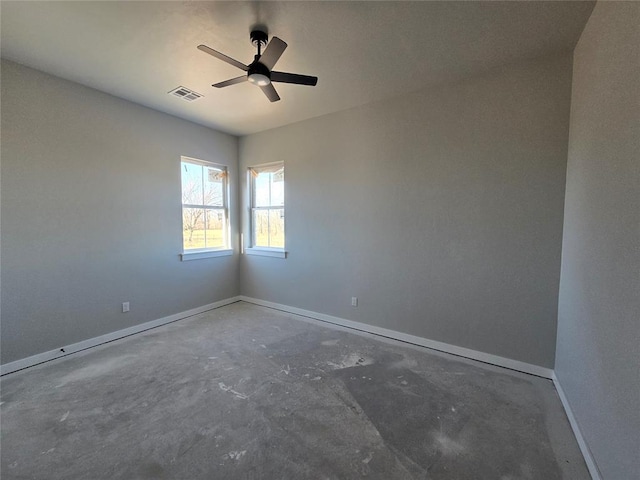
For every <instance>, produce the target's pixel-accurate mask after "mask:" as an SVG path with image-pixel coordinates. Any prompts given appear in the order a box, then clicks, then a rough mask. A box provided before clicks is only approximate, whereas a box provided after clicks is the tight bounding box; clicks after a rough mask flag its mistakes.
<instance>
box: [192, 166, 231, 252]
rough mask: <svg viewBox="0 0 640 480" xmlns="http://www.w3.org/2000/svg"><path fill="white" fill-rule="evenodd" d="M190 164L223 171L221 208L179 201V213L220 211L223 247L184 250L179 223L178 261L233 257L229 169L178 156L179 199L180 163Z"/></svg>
mask: <svg viewBox="0 0 640 480" xmlns="http://www.w3.org/2000/svg"><path fill="white" fill-rule="evenodd" d="M183 162H186V163H191V164H195V165H200V166H203V167H213V168H217V169H220V170H222V171H224V173H225V179H224V184H223V188H222V206H218V205H199V204H190V203H182V198H181V199H180V213H181V215H182V214H183V211H184V209H185V208H202V209H204V210H212V211H222V212H223V215H224V218H225V226H224V230H223V231H224V233H225V235H224V237H225V238H224V245H223V246H222V247H206V248H188V249H186V248H184V224H183V223H182V221H181V225H180V227H181V230H182V232H183V233H182V252H181V253H180V260H181V261H183V262H186V261H189V260H200V259H204V258H212V257H224V256H229V255H233V248H232V247H231V219H230V218H229V167H228V165H224V164H222V163H215V162H210V161H208V160H201V159H199V158H193V157H187V156H186V155H181V156H180V197H182V163H183Z"/></svg>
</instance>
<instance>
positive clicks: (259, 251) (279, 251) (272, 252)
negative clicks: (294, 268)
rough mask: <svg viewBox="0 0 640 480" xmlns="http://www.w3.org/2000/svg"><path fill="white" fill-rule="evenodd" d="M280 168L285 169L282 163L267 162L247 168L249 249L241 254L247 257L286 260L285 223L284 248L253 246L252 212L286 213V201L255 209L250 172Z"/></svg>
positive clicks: (253, 188) (252, 177)
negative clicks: (280, 211)
mask: <svg viewBox="0 0 640 480" xmlns="http://www.w3.org/2000/svg"><path fill="white" fill-rule="evenodd" d="M280 165H281V166H282V168H283V169H284V168H285V165H284V161H279V162H269V163H261V164H259V165H252V166H250V167H248V168H247V179H248V181H249V238H250V244H251V246H250V247H247V248H244V249H243V252H244V253H245V254H247V255H259V256H263V257H276V258H287V253H288V252H287V251H286V249H285V247H286V244H287V238H286V223H285V239H284V241H285V246H284V247H267V246H257V245H255V241H256V240H255V231H254V220H253V219H254V211H255V210H285V211H286V200H285V201H284V204H283V205H281V206H280V205H277V206H267V207H257V206H255V205H254V202H255V196H256V193H255V182H254V176H253V174H252V172H251V171H252V170H254V169H261V168H268V167H274V166H280ZM285 222H286V214H285Z"/></svg>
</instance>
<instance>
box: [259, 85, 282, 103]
mask: <svg viewBox="0 0 640 480" xmlns="http://www.w3.org/2000/svg"><path fill="white" fill-rule="evenodd" d="M260 88H261V89H262V91H263V92H264V94H265V95H266V96H267V98H268V99H269V100H271V101H272V102H277V101H278V100H280V95H278V92H276V89H275V88H273V85H272V84H271V83H270V84H269V85H265V86H263V87H260Z"/></svg>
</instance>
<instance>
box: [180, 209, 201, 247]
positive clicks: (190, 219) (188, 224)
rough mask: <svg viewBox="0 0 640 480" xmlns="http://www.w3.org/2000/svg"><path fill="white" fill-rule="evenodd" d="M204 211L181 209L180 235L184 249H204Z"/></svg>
mask: <svg viewBox="0 0 640 480" xmlns="http://www.w3.org/2000/svg"><path fill="white" fill-rule="evenodd" d="M204 220H205V216H204V209H203V208H184V207H183V208H182V235H183V245H184V249H185V250H187V249H191V248H204V247H205V246H206V245H205V230H204Z"/></svg>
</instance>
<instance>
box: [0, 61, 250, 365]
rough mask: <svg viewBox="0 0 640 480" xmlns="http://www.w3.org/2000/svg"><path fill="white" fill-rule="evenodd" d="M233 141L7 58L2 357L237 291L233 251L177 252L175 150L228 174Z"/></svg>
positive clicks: (234, 153) (16, 355) (6, 359)
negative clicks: (187, 257) (193, 257)
mask: <svg viewBox="0 0 640 480" xmlns="http://www.w3.org/2000/svg"><path fill="white" fill-rule="evenodd" d="M176 101H179V100H177V99H176ZM237 148H238V146H237V138H235V137H232V136H230V135H225V134H222V133H218V132H215V131H213V130H211V129H208V128H205V127H201V126H198V125H195V124H193V123H190V122H187V121H184V120H180V119H177V118H174V117H171V116H169V115H166V114H162V113H158V112H155V111H153V110H150V109H147V108H144V107H141V106H139V105H135V104H133V103H129V102H126V101H124V100H121V99H118V98H115V97H112V96H109V95H106V94H103V93H100V92H98V91H95V90H91V89H88V88H85V87H82V86H80V85H78V84H74V83H71V82H68V81H65V80H62V79H59V78H56V77H53V76H50V75H46V74H44V73H41V72H38V71H35V70H32V69H29V68H26V67H22V66H20V65H17V64H15V63H11V62H6V61H3V62H2V151H1V154H2V197H1V201H2V225H1V228H2V252H1V254H2V332H1V333H2V363H6V362H10V361H13V360H16V359H20V358H24V357H27V356H29V355H33V354H36V353H40V352H43V351H47V350H50V349H54V348H57V347H60V346H63V345H65V344H70V343H73V342H77V341H80V340H84V339H87V338H91V337H94V336H97V335H101V334H104V333H107V332H112V331H115V330H119V329H122V328H126V327H129V326H132V325H135V324H139V323H142V322H145V321H148V320H155V319H158V318H161V317H164V316H167V315H170V314H174V313H177V312H181V311H184V310H187V309H191V308H194V307H198V306H201V305H205V304H208V303H211V302H214V301H216V300H220V299H224V298H228V297H232V296H234V295H237V294H238V292H239V281H238V255H237V254H236V255H234V256H231V257H222V258H213V259H207V260H199V261H191V262H181V261H180V259H179V257H178V254H179V253H180V252H181V250H182V232H181V222H182V220H181V213H180V209H181V206H180V202H181V194H180V155H187V156H192V157H196V158H201V159H204V160H212V161H215V162H218V163H223V164H226V165H227V166H228V167H229V170H230V174H231V176H232V178H237V151H238V150H237ZM231 199H232V201H233V200H236V199H237V191H236V186H235V184H234V185H233V188H232V195H231ZM231 218H232V224H233V225H237V224H238V208H237V204H236V202H234V204H233V205H232V210H231ZM233 238H234V240H235V241H234V243H235V244H237V231H234V232H233ZM124 301H129V302H131V311H130V312H129V313H126V314H123V313H121V303H122V302H124Z"/></svg>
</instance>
